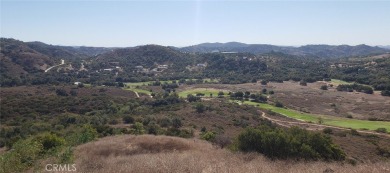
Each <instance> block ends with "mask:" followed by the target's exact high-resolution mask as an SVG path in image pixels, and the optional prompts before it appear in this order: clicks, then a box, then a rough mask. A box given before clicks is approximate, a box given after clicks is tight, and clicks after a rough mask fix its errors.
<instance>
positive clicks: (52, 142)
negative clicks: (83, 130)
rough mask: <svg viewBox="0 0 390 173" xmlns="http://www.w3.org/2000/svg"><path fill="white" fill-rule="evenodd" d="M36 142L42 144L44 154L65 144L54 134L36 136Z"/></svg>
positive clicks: (63, 140) (62, 139)
mask: <svg viewBox="0 0 390 173" xmlns="http://www.w3.org/2000/svg"><path fill="white" fill-rule="evenodd" d="M36 140H37V141H38V142H39V143H41V144H42V147H43V151H44V152H48V151H49V150H51V149H56V148H58V147H60V146H62V145H64V144H65V139H64V138H61V137H58V136H57V135H55V134H44V135H42V136H38V137H37V138H36Z"/></svg>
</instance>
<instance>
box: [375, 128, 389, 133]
mask: <svg viewBox="0 0 390 173" xmlns="http://www.w3.org/2000/svg"><path fill="white" fill-rule="evenodd" d="M375 131H376V132H378V133H387V129H386V128H377V129H376V130H375Z"/></svg>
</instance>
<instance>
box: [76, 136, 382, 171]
mask: <svg viewBox="0 0 390 173" xmlns="http://www.w3.org/2000/svg"><path fill="white" fill-rule="evenodd" d="M75 155H76V161H75V163H76V164H77V171H80V172H137V173H142V172H145V173H153V172H240V173H241V172H264V173H267V172H294V173H295V172H299V173H315V172H324V171H325V170H328V171H330V170H333V171H334V172H348V173H351V172H364V173H367V172H370V173H375V172H378V173H383V172H390V164H389V162H378V163H373V164H358V165H356V166H353V165H350V164H341V163H335V162H331V163H329V162H303V161H300V162H297V161H272V160H269V159H267V158H265V157H263V156H262V155H260V154H257V153H246V154H244V153H233V152H230V151H228V150H225V149H218V148H216V147H214V146H212V145H211V144H210V143H207V142H205V141H200V140H197V139H196V140H194V139H182V138H176V137H167V136H151V135H142V136H132V135H123V136H113V137H106V138H102V139H100V140H98V141H95V142H91V143H87V144H84V145H81V146H79V147H78V148H77V149H76V151H75Z"/></svg>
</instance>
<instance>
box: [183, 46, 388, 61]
mask: <svg viewBox="0 0 390 173" xmlns="http://www.w3.org/2000/svg"><path fill="white" fill-rule="evenodd" d="M178 49H179V50H180V51H184V52H203V53H206V52H216V51H219V52H248V53H253V54H263V53H269V52H281V53H286V54H291V55H300V56H312V57H320V58H341V57H350V56H367V55H372V54H381V53H386V52H387V51H388V50H386V49H383V48H380V47H372V46H367V45H364V44H362V45H357V46H348V45H337V46H332V45H305V46H300V47H292V46H275V45H269V44H245V43H239V42H228V43H202V44H198V45H193V46H188V47H183V48H178Z"/></svg>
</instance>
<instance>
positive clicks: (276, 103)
mask: <svg viewBox="0 0 390 173" xmlns="http://www.w3.org/2000/svg"><path fill="white" fill-rule="evenodd" d="M275 106H276V107H279V108H282V107H284V106H283V104H282V103H281V102H279V101H276V102H275Z"/></svg>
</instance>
